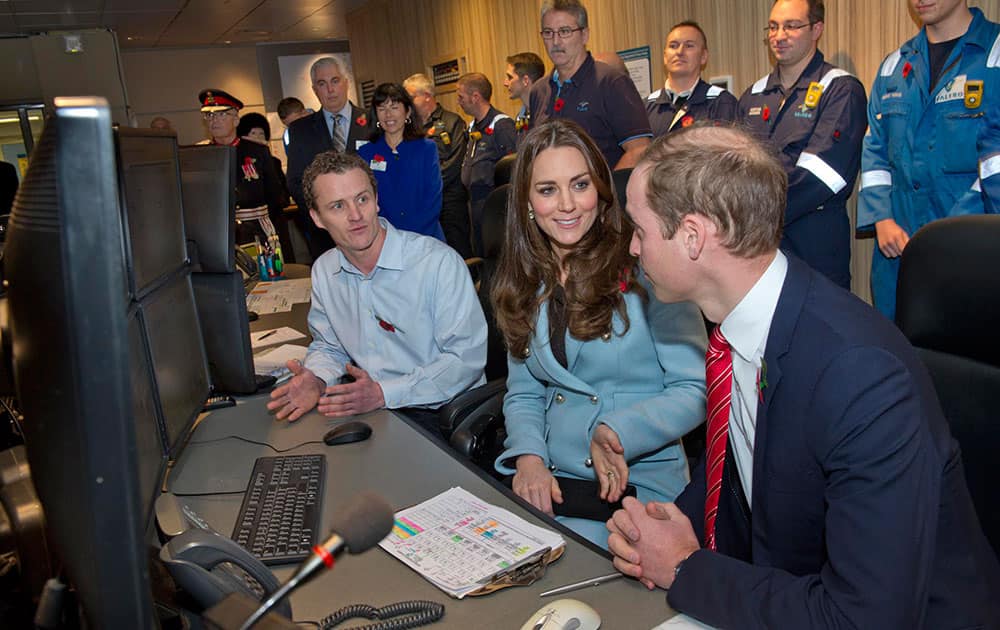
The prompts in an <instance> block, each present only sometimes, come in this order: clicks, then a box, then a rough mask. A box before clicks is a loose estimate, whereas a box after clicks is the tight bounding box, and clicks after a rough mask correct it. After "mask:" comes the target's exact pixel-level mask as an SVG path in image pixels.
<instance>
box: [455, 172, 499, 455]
mask: <svg viewBox="0 0 1000 630" xmlns="http://www.w3.org/2000/svg"><path fill="white" fill-rule="evenodd" d="M509 192H510V184H504V185H503V186H500V187H498V188H496V189H495V190H494V191H493V192H491V193H490V196H489V197H487V198H486V204H485V206H484V209H483V226H482V229H483V255H482V257H480V258H477V259H471V260H470V261H467V262H469V263H470V264H471V265H474V266H475V267H476V269H477V270H478V272H479V280H478V283H477V287H476V293H477V295H478V296H479V304H480V306H482V308H483V315H485V316H486V329H487V337H486V367H485V369H484V372H485V373H486V380H487V383H486V384H485V385H483V386H482V387H477V388H475V389H473V390H470V391H467V392H465V393H463V394H461V395H460V396H458V397H457V398H455V399H454V400H452V401H451V402H450V403H448V404H447V405H445V406H444V407H442V408H441V410H440V411H439V413H438V418H439V427H440V429H441V433H442V435H444V437H445V439H447V438H449V437H450V436H451V435H452V433H453V432H454V430H455V429H456V427H458V426H459V425H460V424H461V423H462V422H463V421H465V419H466V418H468V417H469V416H470V415H471V414H472V413H473V412H476V411H477V410H478V409H479V407H480V405H482V404H483V402H485V401H487V400H489V399H491V398H493V397H494V396H497V395H499V396H500V398H501V399H502V398H503V393H504V391H506V382H507V348H506V346H504V343H503V336H502V335H501V334H500V331H499V330H497V327H496V320H495V319H494V316H493V304H492V302H490V289H491V288H492V286H493V278H494V276H495V274H496V268H497V264H499V262H500V251H501V250H502V249H503V242H504V231H505V230H506V221H507V195H508V194H509ZM480 442H482V440H480ZM502 443H503V442H502V440H501V444H502ZM463 452H465V451H463ZM465 454H468V452H465Z"/></svg>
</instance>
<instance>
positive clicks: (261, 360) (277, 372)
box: [253, 344, 308, 379]
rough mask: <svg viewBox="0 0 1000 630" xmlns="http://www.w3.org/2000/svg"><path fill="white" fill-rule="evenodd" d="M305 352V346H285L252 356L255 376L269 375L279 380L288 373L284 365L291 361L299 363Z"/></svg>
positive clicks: (304, 356)
mask: <svg viewBox="0 0 1000 630" xmlns="http://www.w3.org/2000/svg"><path fill="white" fill-rule="evenodd" d="M306 350H308V348H306V347H305V346H295V345H291V344H285V345H282V346H278V347H277V348H275V349H273V350H268V351H267V352H264V353H262V354H257V355H254V357H253V371H254V373H255V374H270V375H271V376H273V377H275V378H277V379H281V378H282V377H283V376H284V375H285V374H288V373H289V370H288V367H287V366H286V365H285V364H286V363H288V362H289V361H291V360H293V359H296V360H299V361H301V360H303V359H305V358H306Z"/></svg>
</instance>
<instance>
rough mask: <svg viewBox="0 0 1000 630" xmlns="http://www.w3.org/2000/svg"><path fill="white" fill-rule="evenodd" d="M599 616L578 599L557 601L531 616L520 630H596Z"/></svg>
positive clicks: (599, 619) (599, 621) (598, 625)
mask: <svg viewBox="0 0 1000 630" xmlns="http://www.w3.org/2000/svg"><path fill="white" fill-rule="evenodd" d="M600 627H601V616H600V615H598V614H597V611H596V610H594V609H593V608H591V607H590V605H589V604H585V603H583V602H581V601H580V600H578V599H557V600H555V601H554V602H550V603H548V604H546V605H544V606H542V607H541V608H539V609H538V611H537V612H536V613H535V614H533V615H532V616H531V617H530V618H529V619H528V620H527V621H526V622H524V625H523V626H521V630H597V629H598V628H600Z"/></svg>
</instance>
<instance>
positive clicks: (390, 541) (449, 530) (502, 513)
mask: <svg viewBox="0 0 1000 630" xmlns="http://www.w3.org/2000/svg"><path fill="white" fill-rule="evenodd" d="M379 546H380V547H382V548H383V549H385V550H386V551H388V552H389V553H390V554H392V555H393V556H395V557H396V558H398V559H399V560H401V561H402V562H403V563H404V564H406V565H407V566H409V567H410V568H411V569H413V570H415V571H416V572H417V573H419V574H420V575H422V576H424V578H426V579H427V580H429V581H430V582H431V583H432V584H434V585H435V586H437V587H438V588H440V589H441V590H442V591H444V592H445V593H448V594H449V595H451V596H452V597H455V598H458V599H461V598H463V597H465V596H466V595H470V594H472V595H476V594H480V593H487V592H490V591H492V590H495V588H499V587H503V586H510V585H514V584H520V583H528V582H522V581H518V579H521V578H517V579H514V580H513V581H511V580H509V579H508V580H506V581H505V580H504V577H508V578H509V577H510V576H511V575H513V574H514V573H516V572H517V570H518V569H521V568H524V567H527V566H530V565H532V564H533V563H534V564H536V565H541V569H542V572H544V565H545V564H547V563H548V562H550V561H552V560H554V559H556V558H558V557H559V555H560V554H561V553H562V551H563V549H564V548H565V546H566V541H565V540H563V537H562V536H560V535H559V534H557V533H555V532H553V531H550V530H547V529H545V528H542V527H538V526H536V525H532V524H531V523H528V522H527V521H525V520H524V519H522V518H520V517H519V516H515V515H514V514H512V513H511V512H508V511H507V510H504V509H502V508H499V507H497V506H495V505H491V504H489V503H486V502H485V501H483V500H481V499H479V498H478V497H477V496H475V495H474V494H472V493H470V492H468V491H466V490H464V489H462V488H452V489H450V490H448V491H446V492H443V493H441V494H439V495H437V496H436V497H433V498H431V499H428V500H427V501H424V502H423V503H420V504H418V505H415V506H413V507H410V508H406V509H404V510H402V511H399V512H397V513H396V515H395V522H394V524H393V528H392V533H390V534H389V535H388V536H386V537H385V539H383V540H382V542H381V543H379ZM522 573H523V571H522ZM529 577H530V576H529ZM532 581H533V580H532Z"/></svg>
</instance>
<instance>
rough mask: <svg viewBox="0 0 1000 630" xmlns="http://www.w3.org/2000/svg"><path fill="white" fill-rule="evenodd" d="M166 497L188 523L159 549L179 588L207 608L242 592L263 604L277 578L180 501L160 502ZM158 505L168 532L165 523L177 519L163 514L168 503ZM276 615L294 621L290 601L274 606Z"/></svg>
mask: <svg viewBox="0 0 1000 630" xmlns="http://www.w3.org/2000/svg"><path fill="white" fill-rule="evenodd" d="M167 497H169V499H168V500H167V501H168V502H176V503H175V505H176V506H177V508H179V509H180V511H181V518H182V520H183V521H185V522H186V523H187V524H188V527H187V528H186V529H185V530H184V531H182V532H181V533H179V534H177V535H175V536H174V537H173V538H171V539H170V541H169V542H167V543H166V544H165V545H163V547H162V548H161V549H160V560H161V561H162V562H163V564H164V565H166V567H167V570H168V571H170V576H171V577H173V579H174V581H175V582H176V583H177V586H179V587H180V588H181V589H183V590H184V591H185V592H186V593H188V594H189V595H191V597H193V598H194V599H195V601H197V602H198V603H199V604H201V605H202V606H203V607H204V608H205V609H208V608H211V607H212V606H214V605H216V604H218V603H219V602H221V601H222V600H223V599H225V597H226V596H227V595H229V594H230V593H235V592H241V593H244V594H246V595H247V596H249V597H251V598H253V599H254V600H257V601H261V600H262V599H264V598H265V597H267V596H268V595H270V594H271V593H273V592H274V591H276V590H278V587H279V586H280V583H279V582H278V578H277V577H275V575H274V574H273V573H271V570H270V569H268V568H267V567H266V566H264V563H263V562H261V561H260V560H258V559H257V558H255V557H254V556H253V555H252V554H251V553H250V552H249V551H247V550H246V549H244V548H243V547H241V546H239V545H238V544H236V543H235V542H233V541H232V540H231V539H229V538H226V537H225V536H223V535H222V534H220V533H218V532H217V531H215V530H214V529H212V527H211V526H209V525H208V523H206V522H205V521H204V520H203V519H201V518H199V517H198V516H197V514H194V513H193V511H191V509H190V508H189V507H188V506H187V505H183V504H180V503H179V502H177V500H176V498H175V497H174V496H172V495H169V494H165V495H161V497H160V499H164V498H167ZM157 502H158V505H157V518H158V520H160V522H161V529H163V530H164V531H165V532H166V531H167V530H168V527H164V526H163V524H164V522H165V521H173V520H175V518H176V517H174V516H173V515H171V516H170V517H166V516H165V515H164V514H161V513H160V512H161V505H160V504H164V503H165V502H164V501H160V500H158V501H157ZM164 511H165V512H166V511H167V510H164ZM171 533H172V532H171ZM274 612H276V613H278V614H280V615H283V616H285V617H287V618H289V619H291V618H292V605H291V603H289V602H288V601H284V602H281V603H280V604H278V605H276V606H275V607H274Z"/></svg>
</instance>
